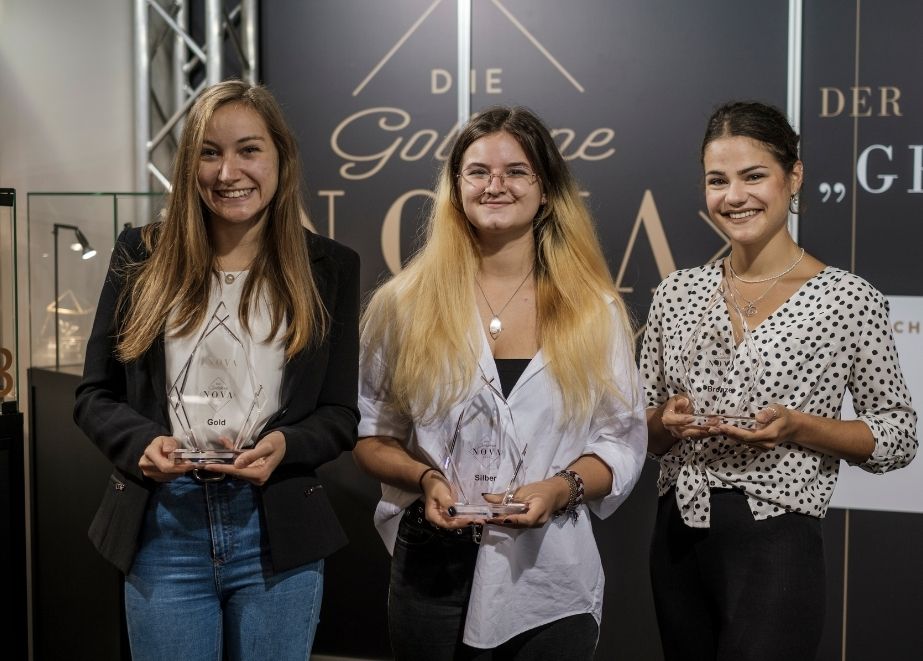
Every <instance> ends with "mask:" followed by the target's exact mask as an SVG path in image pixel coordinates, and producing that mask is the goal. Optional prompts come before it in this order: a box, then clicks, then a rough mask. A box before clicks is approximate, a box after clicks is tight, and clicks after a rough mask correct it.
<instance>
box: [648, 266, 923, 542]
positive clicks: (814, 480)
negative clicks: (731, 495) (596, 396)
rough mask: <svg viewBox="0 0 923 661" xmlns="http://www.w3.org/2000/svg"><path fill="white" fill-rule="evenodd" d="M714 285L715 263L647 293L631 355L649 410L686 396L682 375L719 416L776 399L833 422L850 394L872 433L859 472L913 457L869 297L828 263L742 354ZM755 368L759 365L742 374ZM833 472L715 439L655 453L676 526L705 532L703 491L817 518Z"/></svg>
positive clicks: (908, 418) (892, 365) (894, 371)
mask: <svg viewBox="0 0 923 661" xmlns="http://www.w3.org/2000/svg"><path fill="white" fill-rule="evenodd" d="M721 279H722V270H721V266H720V262H714V263H711V264H707V265H705V266H701V267H698V268H693V269H686V270H682V271H677V272H675V273H672V274H671V275H670V276H668V277H667V279H666V280H664V281H663V282H662V283H661V284H660V286H659V287H658V288H657V291H656V292H655V294H654V300H653V303H652V304H651V310H650V314H649V317H648V323H647V330H646V333H645V336H644V343H643V346H642V349H641V354H640V368H641V374H642V376H643V378H644V381H645V390H646V395H647V405H648V406H659V405H660V404H662V403H663V402H664V401H666V400H667V399H669V398H670V397H671V396H672V395H675V394H677V393H680V392H685V391H686V387H685V386H684V385H683V383H684V373H688V374H689V378H687V379H686V380H685V383H690V382H691V383H693V384H696V385H695V388H696V391H697V392H696V396H695V400H696V404H697V406H699V407H705V408H706V410H708V411H709V412H719V413H733V412H734V411H732V410H730V409H731V408H734V407H733V406H732V404H736V403H737V402H739V401H740V399H741V397H743V398H744V399H745V400H748V404H749V412H750V413H755V412H756V411H758V410H759V409H761V408H764V407H766V406H768V405H769V404H772V403H775V402H779V403H781V404H783V405H784V406H786V407H787V408H791V409H797V410H799V411H803V412H805V413H809V414H811V415H817V416H823V417H827V418H839V416H840V407H841V405H842V401H843V395H844V394H845V392H846V390H847V389H849V391H850V392H851V393H852V396H853V405H854V408H855V410H856V414H857V416H858V418H859V419H860V420H863V421H864V422H865V423H866V424H867V425H868V426H869V428H870V429H871V430H872V434H873V435H874V437H875V450H874V452H873V453H872V456H871V457H870V458H869V459H868V460H867V461H866V462H865V463H863V464H861V468H863V469H864V470H867V471H869V472H873V473H883V472H885V471H888V470H892V469H895V468H900V467H902V466H905V465H907V464H908V463H909V462H910V461H911V459H913V457H914V455H915V454H916V448H917V440H916V413H915V412H914V410H913V408H912V405H911V402H910V393H909V392H908V390H907V386H906V385H905V383H904V378H903V376H902V374H901V371H900V367H899V365H898V359H897V352H896V350H895V347H894V341H893V338H892V336H891V326H890V322H889V318H888V305H887V301H886V300H885V298H884V296H882V294H881V293H880V292H878V291H877V290H876V289H875V288H874V287H872V286H871V285H870V284H869V283H868V282H866V281H865V280H863V279H862V278H860V277H859V276H856V275H854V274H852V273H849V272H847V271H843V270H841V269H837V268H834V267H830V266H828V267H826V268H825V269H824V270H823V271H821V272H820V273H819V274H818V275H816V276H814V277H813V278H811V279H810V280H808V281H807V282H806V283H805V284H804V285H803V286H802V287H801V288H800V289H799V290H798V291H797V292H795V294H793V295H792V297H791V298H790V299H789V300H788V301H786V302H785V303H783V304H782V305H781V306H780V307H779V308H778V309H777V310H776V311H775V312H774V313H773V314H772V315H770V316H769V318H767V319H766V320H765V321H764V322H763V323H762V324H760V325H759V326H758V327H757V328H755V329H754V330H753V333H752V338H753V342H752V343H751V344H750V350H749V351H747V350H744V348H743V347H740V348H738V350H737V352H734V350H733V347H734V344H733V343H734V339H733V331H732V329H731V323H730V317H729V315H728V311H727V307H726V306H725V305H724V303H723V302H721V303H720V304H719V305H711V306H710V305H709V304H710V303H711V302H713V298H712V295H713V294H714V293H715V292H716V291H717V289H718V286H719V285H720V283H721ZM700 323H704V328H705V331H704V332H703V331H699V332H698V333H697V334H696V337H697V338H698V337H702V336H704V335H705V334H710V335H709V337H710V341H709V342H708V343H706V348H707V350H706V351H705V352H703V353H702V355H701V358H700V359H699V360H694V361H693V360H689V358H688V356H689V355H690V352H689V351H688V350H686V351H684V346H685V345H686V343H687V342H689V340H690V338H691V337H693V334H694V332H695V330H696V327H697V325H698V324H700ZM752 352H758V353H759V356H754V355H752ZM684 355H685V356H686V358H685V365H686V366H687V367H688V372H686V370H684V368H683V364H684ZM696 355H697V356H698V354H696ZM755 361H757V362H758V364H759V365H760V367H759V369H752V368H753V366H754V365H755V364H757V363H756V362H755ZM753 381H756V383H753ZM839 465H840V462H839V460H838V459H836V458H834V457H831V456H829V455H826V454H823V453H820V452H817V451H814V450H810V449H808V448H805V447H802V446H800V445H797V444H794V443H780V444H779V445H777V446H776V447H775V448H774V449H772V450H767V451H761V450H756V449H753V448H749V447H747V446H745V445H743V444H741V443H738V442H737V441H735V440H733V439H731V438H729V437H727V436H725V435H723V434H722V435H717V436H712V437H709V438H706V439H703V440H700V441H680V442H677V443H676V444H674V445H673V447H672V448H671V449H670V451H669V452H667V454H665V455H664V456H663V457H660V477H659V480H658V490H659V492H660V494H661V495H663V494H664V493H666V492H667V491H668V490H669V489H670V487H672V486H674V485H675V487H676V499H677V504H678V506H679V508H680V512H681V513H682V515H683V520H684V521H685V522H686V523H687V524H688V525H690V526H692V527H698V528H705V527H708V525H709V492H710V489H712V488H719V487H720V488H739V489H742V490H743V491H744V492H745V493H746V494H747V497H748V501H749V504H750V510H751V511H752V512H753V516H754V517H755V518H756V519H766V518H769V517H772V516H777V515H780V514H783V513H785V512H801V513H803V514H808V515H810V516H815V517H823V516H824V514H825V513H826V510H827V507H828V505H829V503H830V498H831V497H832V495H833V489H834V487H835V486H836V479H837V472H838V470H839Z"/></svg>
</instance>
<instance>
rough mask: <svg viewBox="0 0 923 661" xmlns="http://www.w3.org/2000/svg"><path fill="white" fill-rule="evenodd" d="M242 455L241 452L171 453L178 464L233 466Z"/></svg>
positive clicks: (195, 451) (191, 451)
mask: <svg viewBox="0 0 923 661" xmlns="http://www.w3.org/2000/svg"><path fill="white" fill-rule="evenodd" d="M240 453H241V451H240V450H188V449H182V450H174V451H173V452H171V453H170V456H171V457H172V458H173V461H174V462H176V463H177V464H181V463H184V462H187V461H188V462H191V463H193V464H233V463H234V460H235V459H237V456H238V455H239V454H240Z"/></svg>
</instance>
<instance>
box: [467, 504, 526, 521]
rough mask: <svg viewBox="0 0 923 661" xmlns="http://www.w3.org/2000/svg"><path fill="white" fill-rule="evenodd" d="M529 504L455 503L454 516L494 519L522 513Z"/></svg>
mask: <svg viewBox="0 0 923 661" xmlns="http://www.w3.org/2000/svg"><path fill="white" fill-rule="evenodd" d="M528 509H529V506H528V505H526V504H525V503H505V504H502V505H500V504H492V503H483V504H481V505H466V504H465V503H456V505H455V516H454V517H453V518H460V517H465V518H471V517H474V518H479V519H493V518H495V517H498V516H504V515H507V514H522V513H523V512H525V511H527V510H528Z"/></svg>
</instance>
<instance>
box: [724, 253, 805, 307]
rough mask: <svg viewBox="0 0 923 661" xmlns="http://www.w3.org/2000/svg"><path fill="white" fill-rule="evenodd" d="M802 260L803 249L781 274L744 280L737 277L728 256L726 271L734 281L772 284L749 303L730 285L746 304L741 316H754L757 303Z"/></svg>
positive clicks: (749, 283) (747, 299)
mask: <svg viewBox="0 0 923 661" xmlns="http://www.w3.org/2000/svg"><path fill="white" fill-rule="evenodd" d="M802 259H804V248H802V249H801V254H800V255H798V257H797V258H796V259H795V261H794V262H792V263H791V264H790V265H789V266H788V268H786V269H785V270H784V271H782V272H781V273H777V274H776V275H771V276H769V277H768V278H760V279H757V280H746V279H744V278H741V277H740V276H739V275H737V271H735V270H734V266H733V264H731V258H730V256H728V258H727V264H728V270H729V271H730V272H731V276H732V277H733V278H734V279H735V280H739V281H740V282H745V283H747V284H748V285H753V284H757V283H760V282H769V281H770V280H772V284H770V285H769V286H768V287H766V290H765V291H764V292H763V293H762V294H760V295H759V296H757V297H756V298H754V299H753V300H752V301H751V300H750V299H749V298H747V297H746V296H744V295H743V294H742V293H741V292H740V288H738V287H736V286H735V285H734V284H733V283H730V284H731V289H733V290H734V291H736V292H737V294H738V295H739V296H740V297H741V298H742V299H743V300H744V301H746V303H747V305H746V307H744V309H743V310H741V312H743V314H744V315H745V316H747V317H752V316H754V315H755V314H756V313H757V306H756V304H757V303H759V302H760V301H762V300H763V299H764V298H766V295H767V294H768V293H769V292H770V291H772V288H773V287H775V286H776V285H777V284H779V281H780V280H781V279H782V276H784V275H788V274H789V273H791V272H792V271H793V270H794V269H795V267H796V266H798V264H799V263H801V260H802Z"/></svg>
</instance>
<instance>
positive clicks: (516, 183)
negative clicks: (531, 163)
mask: <svg viewBox="0 0 923 661" xmlns="http://www.w3.org/2000/svg"><path fill="white" fill-rule="evenodd" d="M458 176H459V177H461V178H462V179H464V180H465V182H466V183H467V184H468V185H469V186H471V188H473V189H474V191H475V192H477V193H483V192H484V191H485V190H487V189H488V188H490V182H491V181H493V179H494V177H496V178H497V179H499V180H500V187H501V188H506V190H508V191H509V192H511V193H514V194H517V195H522V194H524V193H525V192H526V191H528V190H529V187H530V186H531V185H532V184H534V183H535V182H536V180H537V179H538V175H537V174H535V173H534V172H532V171H530V170H527V169H526V168H511V169H509V170H507V171H506V172H502V173H500V172H496V173H495V172H488V171H487V170H484V169H482V168H472V169H470V170H467V171H466V172H462V173H461V174H460V175H458Z"/></svg>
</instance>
